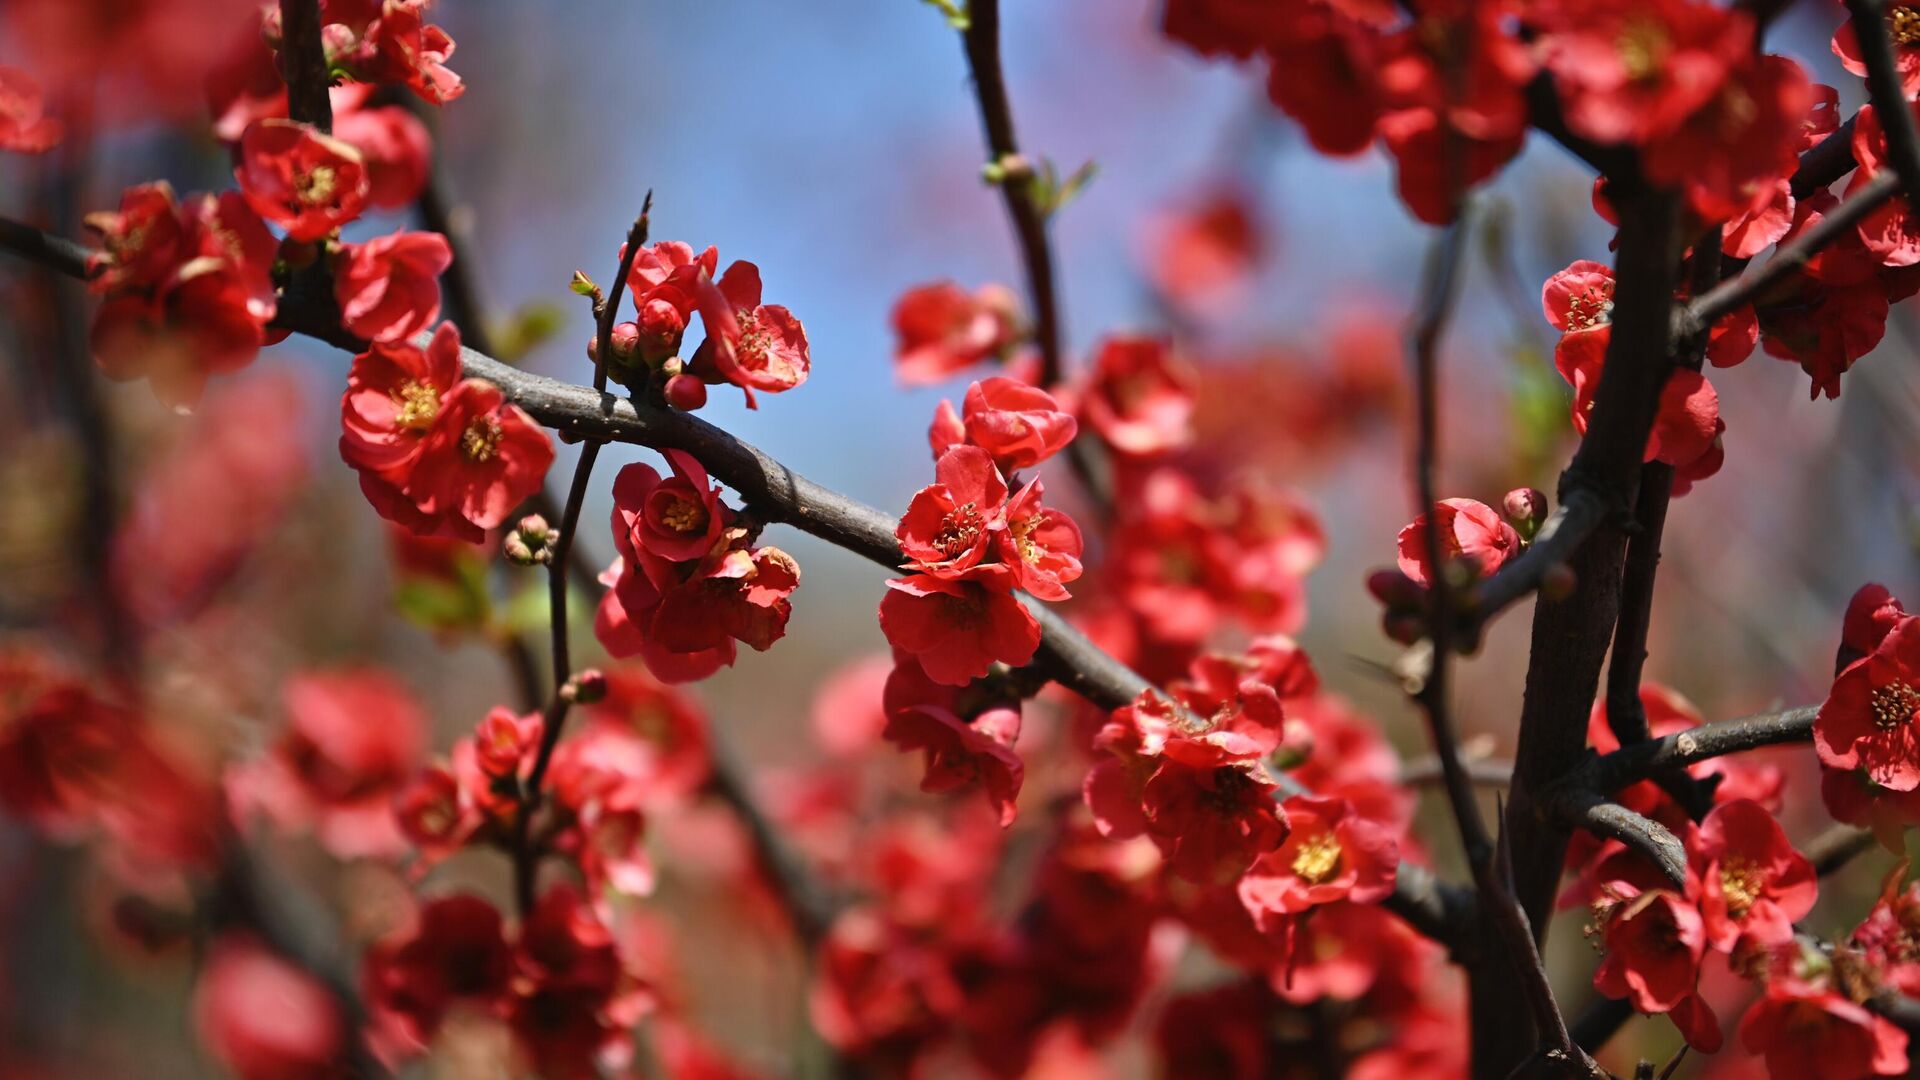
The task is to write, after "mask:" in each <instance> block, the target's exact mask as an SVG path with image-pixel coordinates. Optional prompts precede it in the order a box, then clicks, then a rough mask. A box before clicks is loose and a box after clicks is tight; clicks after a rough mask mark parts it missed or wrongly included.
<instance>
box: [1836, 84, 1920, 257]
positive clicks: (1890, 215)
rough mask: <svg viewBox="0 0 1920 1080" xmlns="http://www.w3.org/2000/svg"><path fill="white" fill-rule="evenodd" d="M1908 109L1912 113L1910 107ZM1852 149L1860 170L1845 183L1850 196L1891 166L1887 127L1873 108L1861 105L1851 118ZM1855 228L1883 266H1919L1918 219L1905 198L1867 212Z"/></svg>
mask: <svg viewBox="0 0 1920 1080" xmlns="http://www.w3.org/2000/svg"><path fill="white" fill-rule="evenodd" d="M1908 107H1909V109H1910V110H1911V108H1912V106H1911V105H1909V106H1908ZM1852 146H1853V154H1854V159H1855V160H1856V161H1858V162H1859V163H1860V167H1859V168H1858V169H1856V170H1854V173H1853V176H1852V178H1851V179H1849V180H1848V181H1847V194H1848V195H1849V196H1851V195H1852V194H1853V193H1854V192H1856V191H1858V190H1859V189H1860V188H1861V187H1862V186H1864V185H1866V184H1868V183H1871V182H1872V181H1873V178H1874V177H1876V176H1878V175H1880V174H1881V173H1883V172H1886V171H1888V170H1890V169H1892V168H1893V167H1894V166H1893V160H1892V154H1891V151H1890V150H1889V148H1888V145H1887V133H1886V127H1885V125H1884V123H1883V122H1882V121H1881V118H1880V114H1879V112H1877V111H1876V110H1875V109H1874V107H1873V106H1872V105H1863V106H1861V107H1860V112H1859V113H1858V114H1857V115H1856V116H1855V118H1854V126H1853V140H1852ZM1857 229H1858V232H1859V234H1860V239H1861V241H1862V242H1863V243H1864V244H1865V245H1866V248H1867V250H1868V251H1870V252H1872V253H1873V254H1874V255H1875V256H1876V257H1878V259H1879V260H1880V262H1882V263H1884V264H1885V265H1887V266H1912V265H1914V264H1915V263H1920V219H1916V218H1915V216H1914V211H1913V208H1912V207H1910V206H1909V205H1907V200H1906V199H1905V198H1894V199H1888V200H1886V201H1885V202H1882V203H1881V204H1880V205H1879V206H1877V207H1875V208H1874V209H1872V210H1870V211H1868V212H1867V215H1866V216H1865V217H1864V218H1862V219H1861V220H1860V224H1859V226H1857Z"/></svg>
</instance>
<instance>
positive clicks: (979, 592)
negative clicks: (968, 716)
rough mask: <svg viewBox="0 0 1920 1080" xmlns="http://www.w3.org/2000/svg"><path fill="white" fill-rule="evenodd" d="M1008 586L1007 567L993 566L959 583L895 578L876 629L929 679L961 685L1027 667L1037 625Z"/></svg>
mask: <svg viewBox="0 0 1920 1080" xmlns="http://www.w3.org/2000/svg"><path fill="white" fill-rule="evenodd" d="M1012 587H1013V582H1012V578H1011V574H1010V573H1009V572H1008V571H1007V569H1006V568H1005V567H1002V566H992V565H989V566H982V567H977V568H976V569H975V570H974V571H973V572H971V573H969V574H968V576H967V577H966V578H965V579H958V580H948V579H945V578H937V577H932V576H930V575H927V574H913V575H911V576H908V577H903V578H895V579H893V580H892V581H889V582H887V595H886V596H885V597H883V598H882V599H881V601H880V629H881V631H882V632H884V633H885V634H886V635H887V640H888V641H889V642H891V643H892V644H893V645H894V646H895V647H896V648H899V649H901V650H902V651H904V652H906V653H908V654H909V655H911V656H913V657H914V658H915V659H917V660H918V661H919V662H920V666H921V667H922V668H924V669H925V670H926V673H927V677H928V678H930V679H932V680H933V681H934V682H938V683H945V684H947V685H948V686H964V685H966V684H967V683H968V682H969V681H971V680H973V679H977V678H979V677H980V676H982V675H985V674H986V673H987V672H988V671H990V670H992V668H993V665H994V664H995V663H1003V664H1007V665H1008V666H1010V667H1019V666H1020V665H1022V664H1025V663H1026V662H1027V661H1029V660H1032V659H1033V654H1034V651H1035V650H1036V649H1038V648H1039V647H1040V623H1039V621H1038V620H1036V619H1035V618H1034V617H1033V613H1032V612H1030V611H1028V610H1027V608H1026V605H1024V604H1022V603H1021V602H1020V600H1019V598H1018V597H1016V596H1014V595H1013V593H1012V592H1011V591H1010V590H1011V589H1012Z"/></svg>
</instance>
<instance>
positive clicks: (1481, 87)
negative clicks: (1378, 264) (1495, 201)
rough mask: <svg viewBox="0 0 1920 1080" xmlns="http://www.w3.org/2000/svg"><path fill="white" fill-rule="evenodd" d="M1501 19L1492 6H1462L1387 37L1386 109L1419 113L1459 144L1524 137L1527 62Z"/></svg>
mask: <svg viewBox="0 0 1920 1080" xmlns="http://www.w3.org/2000/svg"><path fill="white" fill-rule="evenodd" d="M1505 16H1506V13H1505V12H1504V11H1502V10H1501V9H1500V7H1498V6H1497V5H1490V4H1468V5H1465V6H1464V7H1455V8H1454V9H1453V10H1451V11H1448V10H1445V9H1441V10H1438V11H1431V12H1430V13H1429V14H1427V15H1425V16H1424V17H1422V18H1419V19H1416V20H1415V21H1414V22H1413V23H1412V24H1411V25H1409V26H1406V27H1403V28H1402V29H1400V30H1398V31H1396V32H1395V33H1394V34H1392V35H1391V36H1390V37H1388V38H1387V41H1386V62H1385V63H1384V64H1383V65H1382V66H1381V69H1380V86H1381V91H1382V93H1383V94H1384V95H1385V97H1386V100H1387V103H1388V107H1389V109H1390V110H1392V111H1393V112H1394V113H1397V114H1400V115H1402V116H1404V114H1405V113H1406V112H1410V111H1418V112H1422V113H1425V114H1427V117H1428V118H1429V119H1431V120H1432V121H1435V122H1437V123H1438V124H1439V125H1441V126H1442V127H1444V128H1445V130H1446V132H1447V134H1446V136H1445V138H1447V139H1450V140H1455V141H1458V142H1460V143H1462V144H1467V143H1474V144H1480V145H1481V146H1483V147H1490V146H1494V145H1499V144H1505V143H1508V142H1509V141H1511V140H1514V139H1517V138H1519V137H1521V136H1522V135H1524V134H1525V132H1526V128H1527V102H1526V93H1525V89H1526V85H1527V82H1528V81H1529V80H1531V79H1532V78H1533V73H1534V67H1535V62H1534V58H1533V53H1532V51H1531V50H1530V49H1528V47H1527V46H1525V45H1523V44H1522V43H1521V42H1520V41H1519V40H1518V39H1516V38H1514V37H1513V36H1512V35H1511V34H1509V33H1507V31H1506V30H1505V28H1504V27H1503V25H1502V24H1503V22H1504V21H1505ZM1389 119H1390V120H1391V119H1393V118H1392V117H1390V118H1389ZM1389 141H1390V142H1391V137H1390V138H1389ZM1462 149H1463V150H1465V152H1466V155H1467V156H1468V157H1469V158H1471V157H1474V156H1477V155H1476V154H1475V153H1474V151H1473V150H1470V149H1466V148H1465V147H1464V146H1463V147H1462ZM1398 153H1399V151H1396V154H1398ZM1505 156H1509V157H1510V156H1512V155H1511V152H1509V153H1508V154H1507V155H1505ZM1402 167H1403V168H1404V167H1405V166H1404V163H1403V165H1402ZM1462 179H1463V181H1464V182H1468V183H1471V182H1472V181H1471V180H1467V179H1466V178H1464V177H1463V178H1462ZM1475 179H1477V177H1476V178H1475Z"/></svg>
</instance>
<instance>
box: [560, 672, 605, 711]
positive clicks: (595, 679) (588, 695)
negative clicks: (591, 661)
mask: <svg viewBox="0 0 1920 1080" xmlns="http://www.w3.org/2000/svg"><path fill="white" fill-rule="evenodd" d="M567 685H568V686H570V687H572V688H573V703H574V704H575V705H592V704H593V703H594V702H597V701H603V700H605V699H606V696H607V675H606V672H604V671H601V670H600V669H599V668H588V669H586V670H585V671H582V672H581V673H580V674H578V675H575V676H574V677H573V678H572V679H571V680H569V681H568V683H567Z"/></svg>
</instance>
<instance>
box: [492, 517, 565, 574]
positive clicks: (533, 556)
mask: <svg viewBox="0 0 1920 1080" xmlns="http://www.w3.org/2000/svg"><path fill="white" fill-rule="evenodd" d="M556 539H558V535H557V534H556V533H555V532H554V530H553V526H551V525H549V524H547V519H546V518H543V517H541V516H540V515H539V514H529V515H527V516H526V517H523V518H521V519H520V522H519V524H517V525H515V526H514V527H513V531H512V532H510V533H508V534H507V538H506V540H505V541H504V542H503V543H502V544H501V546H500V549H501V553H502V554H504V555H505V556H506V557H507V561H508V562H510V563H512V564H513V565H515V566H533V565H535V564H544V563H549V562H552V561H553V543H554V541H555V540H556Z"/></svg>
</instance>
